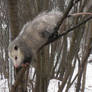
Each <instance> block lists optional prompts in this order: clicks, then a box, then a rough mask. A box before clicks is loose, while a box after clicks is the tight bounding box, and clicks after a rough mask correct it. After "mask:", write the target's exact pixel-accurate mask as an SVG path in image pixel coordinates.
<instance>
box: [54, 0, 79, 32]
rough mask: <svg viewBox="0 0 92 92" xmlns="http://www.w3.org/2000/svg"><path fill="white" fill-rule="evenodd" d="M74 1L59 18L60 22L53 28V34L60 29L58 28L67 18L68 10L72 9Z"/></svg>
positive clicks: (77, 0) (72, 0)
mask: <svg viewBox="0 0 92 92" xmlns="http://www.w3.org/2000/svg"><path fill="white" fill-rule="evenodd" d="M79 1H80V0H76V1H75V3H78V2H79ZM75 3H74V0H71V1H70V2H69V4H68V7H67V9H66V11H65V12H64V15H63V17H62V18H61V20H60V21H59V22H58V23H57V26H56V27H55V28H54V30H55V32H57V31H58V30H59V28H60V26H61V25H62V23H63V21H64V20H65V19H66V18H67V17H68V15H69V12H70V10H71V9H72V7H73V6H74V4H75Z"/></svg>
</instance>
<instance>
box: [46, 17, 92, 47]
mask: <svg viewBox="0 0 92 92" xmlns="http://www.w3.org/2000/svg"><path fill="white" fill-rule="evenodd" d="M90 19H92V16H90V17H88V18H87V19H85V20H84V21H82V22H80V23H79V24H77V25H75V26H73V27H71V28H70V29H68V30H66V31H64V32H62V33H61V34H59V35H58V36H56V37H54V38H50V39H49V40H48V42H47V43H46V44H45V45H47V44H49V43H52V42H53V41H55V40H57V39H59V38H60V37H62V36H64V35H66V34H68V33H69V32H72V31H75V30H74V29H76V28H78V27H80V26H81V25H83V24H85V23H86V22H88V21H89V20H90Z"/></svg>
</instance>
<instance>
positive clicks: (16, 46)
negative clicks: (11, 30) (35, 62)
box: [8, 39, 32, 68]
mask: <svg viewBox="0 0 92 92" xmlns="http://www.w3.org/2000/svg"><path fill="white" fill-rule="evenodd" d="M8 54H9V57H10V59H11V60H12V62H13V64H14V66H15V68H18V67H21V66H25V65H26V64H29V63H30V61H31V59H32V54H31V51H30V50H29V49H27V45H26V44H25V42H23V41H22V40H21V39H18V40H17V39H15V40H14V41H13V42H11V43H10V44H9V48H8Z"/></svg>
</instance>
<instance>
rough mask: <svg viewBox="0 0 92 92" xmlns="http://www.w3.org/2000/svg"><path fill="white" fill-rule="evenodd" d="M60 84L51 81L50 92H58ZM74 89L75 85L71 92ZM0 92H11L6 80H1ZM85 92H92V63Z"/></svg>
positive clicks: (87, 74) (57, 81) (54, 80)
mask: <svg viewBox="0 0 92 92" xmlns="http://www.w3.org/2000/svg"><path fill="white" fill-rule="evenodd" d="M89 60H92V55H91V56H90V58H89ZM0 77H1V76H0ZM0 79H1V78H0ZM60 83H61V82H60V81H59V80H56V79H52V80H50V83H49V87H48V92H58V85H59V84H60ZM74 88H75V87H74V85H73V86H72V87H71V88H70V90H69V92H75V89H74ZM0 92H9V90H8V83H7V80H6V79H3V80H0ZM63 92H64V91H63ZM85 92H92V63H88V65H87V73H86V85H85Z"/></svg>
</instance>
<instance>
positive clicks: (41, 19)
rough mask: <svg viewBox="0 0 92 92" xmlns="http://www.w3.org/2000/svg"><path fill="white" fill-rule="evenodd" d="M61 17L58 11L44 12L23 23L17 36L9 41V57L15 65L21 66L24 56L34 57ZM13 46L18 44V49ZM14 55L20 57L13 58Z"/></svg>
mask: <svg viewBox="0 0 92 92" xmlns="http://www.w3.org/2000/svg"><path fill="white" fill-rule="evenodd" d="M61 17H62V13H61V12H60V11H51V12H44V13H41V14H40V15H38V16H37V17H36V18H35V19H34V20H33V21H32V22H28V23H27V24H25V25H24V27H23V29H22V30H21V32H20V34H19V36H18V37H17V38H16V39H15V40H14V41H13V42H11V43H10V45H9V49H8V50H9V57H10V58H11V59H12V61H13V63H14V65H15V66H17V67H19V66H21V64H22V63H23V61H24V60H25V58H28V57H31V58H32V57H34V58H36V54H37V51H38V50H39V48H40V47H41V46H42V45H44V44H45V43H46V42H47V41H48V37H49V34H52V33H53V29H54V27H55V26H56V24H57V22H58V21H59V20H60V19H61ZM42 33H44V34H42ZM14 46H18V50H15V49H14ZM15 56H17V58H20V59H19V60H15Z"/></svg>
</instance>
